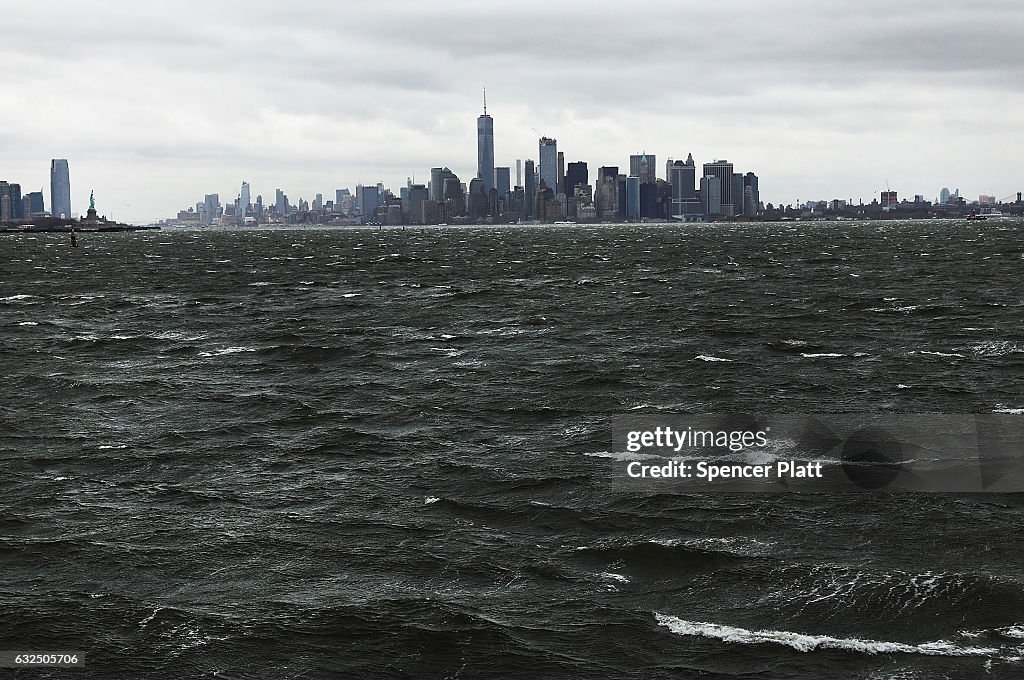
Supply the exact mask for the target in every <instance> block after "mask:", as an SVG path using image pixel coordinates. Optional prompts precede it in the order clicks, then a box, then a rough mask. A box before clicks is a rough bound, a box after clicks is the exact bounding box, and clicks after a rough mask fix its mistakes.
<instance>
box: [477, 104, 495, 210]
mask: <svg viewBox="0 0 1024 680" xmlns="http://www.w3.org/2000/svg"><path fill="white" fill-rule="evenodd" d="M476 176H477V177H479V178H480V179H482V180H483V183H484V184H483V187H484V194H488V193H490V191H491V189H493V188H494V120H493V119H492V118H491V117H490V116H488V115H487V90H486V89H484V112H483V114H481V115H480V117H479V118H477V119H476Z"/></svg>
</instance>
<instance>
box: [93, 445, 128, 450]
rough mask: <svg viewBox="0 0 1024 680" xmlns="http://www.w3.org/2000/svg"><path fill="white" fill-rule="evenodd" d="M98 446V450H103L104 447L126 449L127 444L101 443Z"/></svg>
mask: <svg viewBox="0 0 1024 680" xmlns="http://www.w3.org/2000/svg"><path fill="white" fill-rule="evenodd" d="M99 448H100V451H105V450H106V449H127V448H128V445H127V444H118V445H117V446H114V445H113V444H101V445H100V447H99Z"/></svg>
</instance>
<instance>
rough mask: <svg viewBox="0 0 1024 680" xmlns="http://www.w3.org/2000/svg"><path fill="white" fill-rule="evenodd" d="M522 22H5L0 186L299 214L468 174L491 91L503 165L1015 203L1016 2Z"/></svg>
mask: <svg viewBox="0 0 1024 680" xmlns="http://www.w3.org/2000/svg"><path fill="white" fill-rule="evenodd" d="M516 7H517V11H516V12H514V13H513V12H508V11H506V10H505V9H503V8H499V7H494V8H489V7H480V6H477V5H473V4H470V3H458V2H456V3H455V4H454V5H452V6H451V7H446V10H445V11H444V12H443V13H442V12H439V11H438V10H436V9H432V8H428V7H408V6H406V5H404V4H402V3H397V4H390V5H389V4H387V3H384V4H383V5H380V4H378V5H375V6H374V7H372V8H364V7H361V8H337V7H334V6H331V5H327V4H323V3H314V2H300V3H297V4H293V5H290V6H288V7H279V6H276V5H274V4H271V3H264V2H255V3H246V4H237V5H236V4H232V3H229V4H225V5H222V6H215V7H207V8H204V9H203V11H202V12H200V5H198V4H196V3H189V2H183V3H178V4H176V5H174V6H173V7H154V8H150V7H146V8H144V9H142V8H138V7H136V6H133V5H131V4H130V3H126V2H106V3H90V4H89V5H88V6H83V5H82V4H78V3H65V2H55V3H52V4H50V5H47V7H46V8H40V7H30V6H19V7H14V8H10V9H9V10H8V11H7V13H6V15H5V25H6V26H8V27H9V28H10V31H9V32H8V38H7V39H6V41H5V50H6V53H7V54H8V56H9V60H10V61H9V63H10V64H11V66H10V68H9V69H8V70H7V71H6V72H5V76H4V80H5V85H6V90H7V91H8V96H6V97H4V98H3V100H2V102H0V111H2V112H3V115H4V116H5V120H6V121H7V125H6V128H5V131H4V148H5V151H6V153H5V161H4V168H3V175H4V176H6V177H9V178H14V179H16V180H17V181H20V182H21V183H22V185H23V186H25V187H27V188H31V189H32V190H36V189H37V188H39V187H48V185H49V181H48V180H49V167H48V163H49V159H51V158H67V159H68V160H69V161H70V163H71V166H72V168H73V170H72V175H73V176H72V186H71V189H72V196H71V203H72V205H73V206H78V207H79V208H80V207H81V206H82V205H85V204H86V202H87V199H88V193H89V190H90V189H96V192H97V197H98V199H99V200H101V201H102V206H103V208H104V210H105V211H106V212H108V213H109V214H112V215H114V216H116V217H117V218H118V219H122V220H126V221H133V222H149V221H153V220H155V219H157V218H160V217H165V216H167V215H171V214H174V213H175V212H176V211H177V210H178V209H180V208H181V206H182V205H188V204H189V202H190V201H192V200H194V197H196V196H201V195H203V194H206V193H209V192H210V191H218V190H219V191H221V192H223V193H227V192H228V191H236V190H237V187H238V185H239V183H240V181H241V180H242V179H246V180H248V181H249V182H250V184H251V185H252V186H253V189H254V193H256V192H257V191H258V192H262V193H263V194H264V195H265V196H266V194H268V193H269V192H270V191H271V190H272V188H276V187H280V188H282V189H283V190H284V191H285V192H287V193H288V194H289V195H292V196H296V197H297V196H303V197H306V198H307V199H311V198H312V197H313V196H315V195H316V194H317V193H324V194H328V192H330V191H333V190H334V189H335V188H338V187H355V186H356V185H357V184H371V183H376V182H378V181H382V182H383V183H384V184H385V185H388V186H392V187H398V186H404V185H405V183H406V178H407V177H413V176H415V178H416V181H418V182H423V183H425V182H426V181H427V180H428V179H429V171H430V168H432V167H437V166H447V167H450V168H451V169H452V171H454V172H455V173H456V174H458V175H459V176H460V177H462V178H463V179H467V178H471V177H473V176H475V175H476V170H477V164H478V160H479V159H478V157H477V151H478V149H477V140H476V128H475V126H474V125H473V121H474V120H476V119H477V117H478V116H479V115H480V113H481V101H480V95H481V90H482V88H483V87H484V86H487V89H488V92H487V96H488V113H489V114H490V115H493V116H494V123H495V130H494V165H495V166H499V167H505V166H507V167H515V165H516V161H517V160H523V161H525V160H526V159H532V160H534V161H535V163H538V164H539V162H540V159H539V158H538V157H537V155H538V149H537V140H538V138H539V137H550V138H552V139H557V143H558V151H560V152H563V153H564V155H565V159H566V162H569V161H575V160H577V159H581V160H586V161H587V162H588V163H589V165H590V167H591V168H596V167H600V166H602V165H609V166H622V165H624V164H625V163H626V161H627V160H628V158H629V156H630V155H633V154H635V153H637V150H641V149H643V150H646V151H647V152H649V153H651V154H652V155H656V156H657V158H658V159H659V161H660V159H663V158H667V157H673V158H676V159H682V158H685V157H686V156H687V154H688V153H692V154H693V155H694V157H697V158H700V159H702V160H712V159H714V158H728V159H730V160H732V161H735V162H736V163H737V164H738V165H742V166H743V167H745V168H755V169H756V170H757V172H758V174H759V175H760V176H762V177H763V178H766V181H768V183H767V184H766V186H764V187H763V197H764V200H766V201H775V202H781V203H795V202H797V201H798V200H799V201H804V200H818V199H832V198H837V199H844V200H845V199H853V200H854V201H856V200H858V199H863V200H865V201H870V200H871V199H872V198H874V197H876V196H877V195H878V192H879V191H880V190H884V189H885V188H886V184H887V183H888V184H889V185H890V186H892V188H893V189H895V190H898V191H899V194H900V196H901V197H903V196H912V195H914V194H918V193H919V194H923V195H924V196H925V197H926V198H928V199H932V198H935V197H937V196H938V193H939V191H940V189H941V188H942V187H949V188H950V189H951V190H953V189H959V190H960V193H961V195H964V196H968V197H972V198H974V197H977V196H978V195H979V194H992V195H994V196H996V198H997V199H1003V198H1005V197H1008V196H1011V195H1014V194H1015V193H1016V192H1017V191H1019V190H1021V188H1024V187H1022V182H1021V180H1020V179H1019V178H1021V177H1022V175H1024V160H1021V159H1020V157H1019V154H1017V153H1015V150H1016V149H1019V148H1021V146H1022V143H1024V131H1022V126H1021V124H1020V123H1019V122H1018V120H1017V116H1016V111H1017V110H1019V107H1020V105H1021V104H1024V94H1022V90H1021V87H1022V86H1021V83H1024V78H1022V77H1021V75H1022V74H1021V73H1020V71H1021V70H1022V66H1021V65H1020V63H1019V60H1018V59H1017V58H1016V35H1018V34H1019V32H1020V29H1021V28H1022V27H1024V7H1020V6H1019V5H1018V4H1015V3H1009V2H994V1H990V2H981V3H975V4H972V5H971V6H969V7H962V8H961V7H954V8H940V7H936V6H934V5H933V4H931V3H920V2H903V3H886V4H882V3H880V2H869V3H860V4H858V5H857V6H855V7H844V8H832V7H828V8H822V7H819V6H817V5H815V4H812V3H809V2H783V3H777V4H774V5H772V6H770V7H766V6H762V5H759V4H755V3H740V4H738V5H736V6H731V7H730V8H729V9H728V11H727V10H725V9H716V8H711V7H698V6H690V5H682V6H681V4H680V3H655V4H653V5H652V6H651V7H650V9H649V10H645V12H638V13H623V12H620V11H613V10H605V9H594V8H593V6H592V5H588V4H585V3H566V4H560V5H559V6H558V7H547V6H545V5H542V4H540V3H530V2H527V3H519V4H517V5H516ZM542 9H543V17H544V20H543V21H539V22H538V21H536V20H535V19H536V16H537V12H538V11H541V10H542ZM53 12H58V13H60V15H61V16H62V17H64V20H62V21H61V22H60V23H59V24H54V23H53V22H52V21H50V20H49V19H48V16H47V15H49V14H51V13H53ZM199 16H202V17H203V21H196V17H199ZM453 16H457V17H458V19H459V20H458V21H453V20H452V17H453ZM228 28H230V29H231V30H227V29H228ZM637 50H639V52H638V51H637ZM656 171H657V175H658V176H659V177H661V176H662V175H663V171H662V168H661V167H658V168H656ZM47 194H48V191H47ZM48 207H49V206H48Z"/></svg>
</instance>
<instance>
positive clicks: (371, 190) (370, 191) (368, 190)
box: [285, 185, 381, 224]
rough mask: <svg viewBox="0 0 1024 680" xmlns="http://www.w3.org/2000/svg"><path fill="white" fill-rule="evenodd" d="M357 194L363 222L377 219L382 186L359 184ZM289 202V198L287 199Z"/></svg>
mask: <svg viewBox="0 0 1024 680" xmlns="http://www.w3.org/2000/svg"><path fill="white" fill-rule="evenodd" d="M356 195H357V198H358V201H359V212H360V213H361V214H362V220H363V224H366V223H367V222H375V221H376V220H377V206H379V205H380V204H381V192H380V188H379V187H376V186H373V185H367V186H357V187H356ZM285 200H286V202H287V198H286V199H285Z"/></svg>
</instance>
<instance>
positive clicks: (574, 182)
mask: <svg viewBox="0 0 1024 680" xmlns="http://www.w3.org/2000/svg"><path fill="white" fill-rule="evenodd" d="M589 179H590V178H589V175H588V173H587V164H586V162H585V161H576V162H575V163H569V165H568V168H567V169H566V171H565V194H566V195H567V196H572V195H573V194H574V193H576V187H578V186H580V185H584V186H586V184H587V183H588V182H589Z"/></svg>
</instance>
